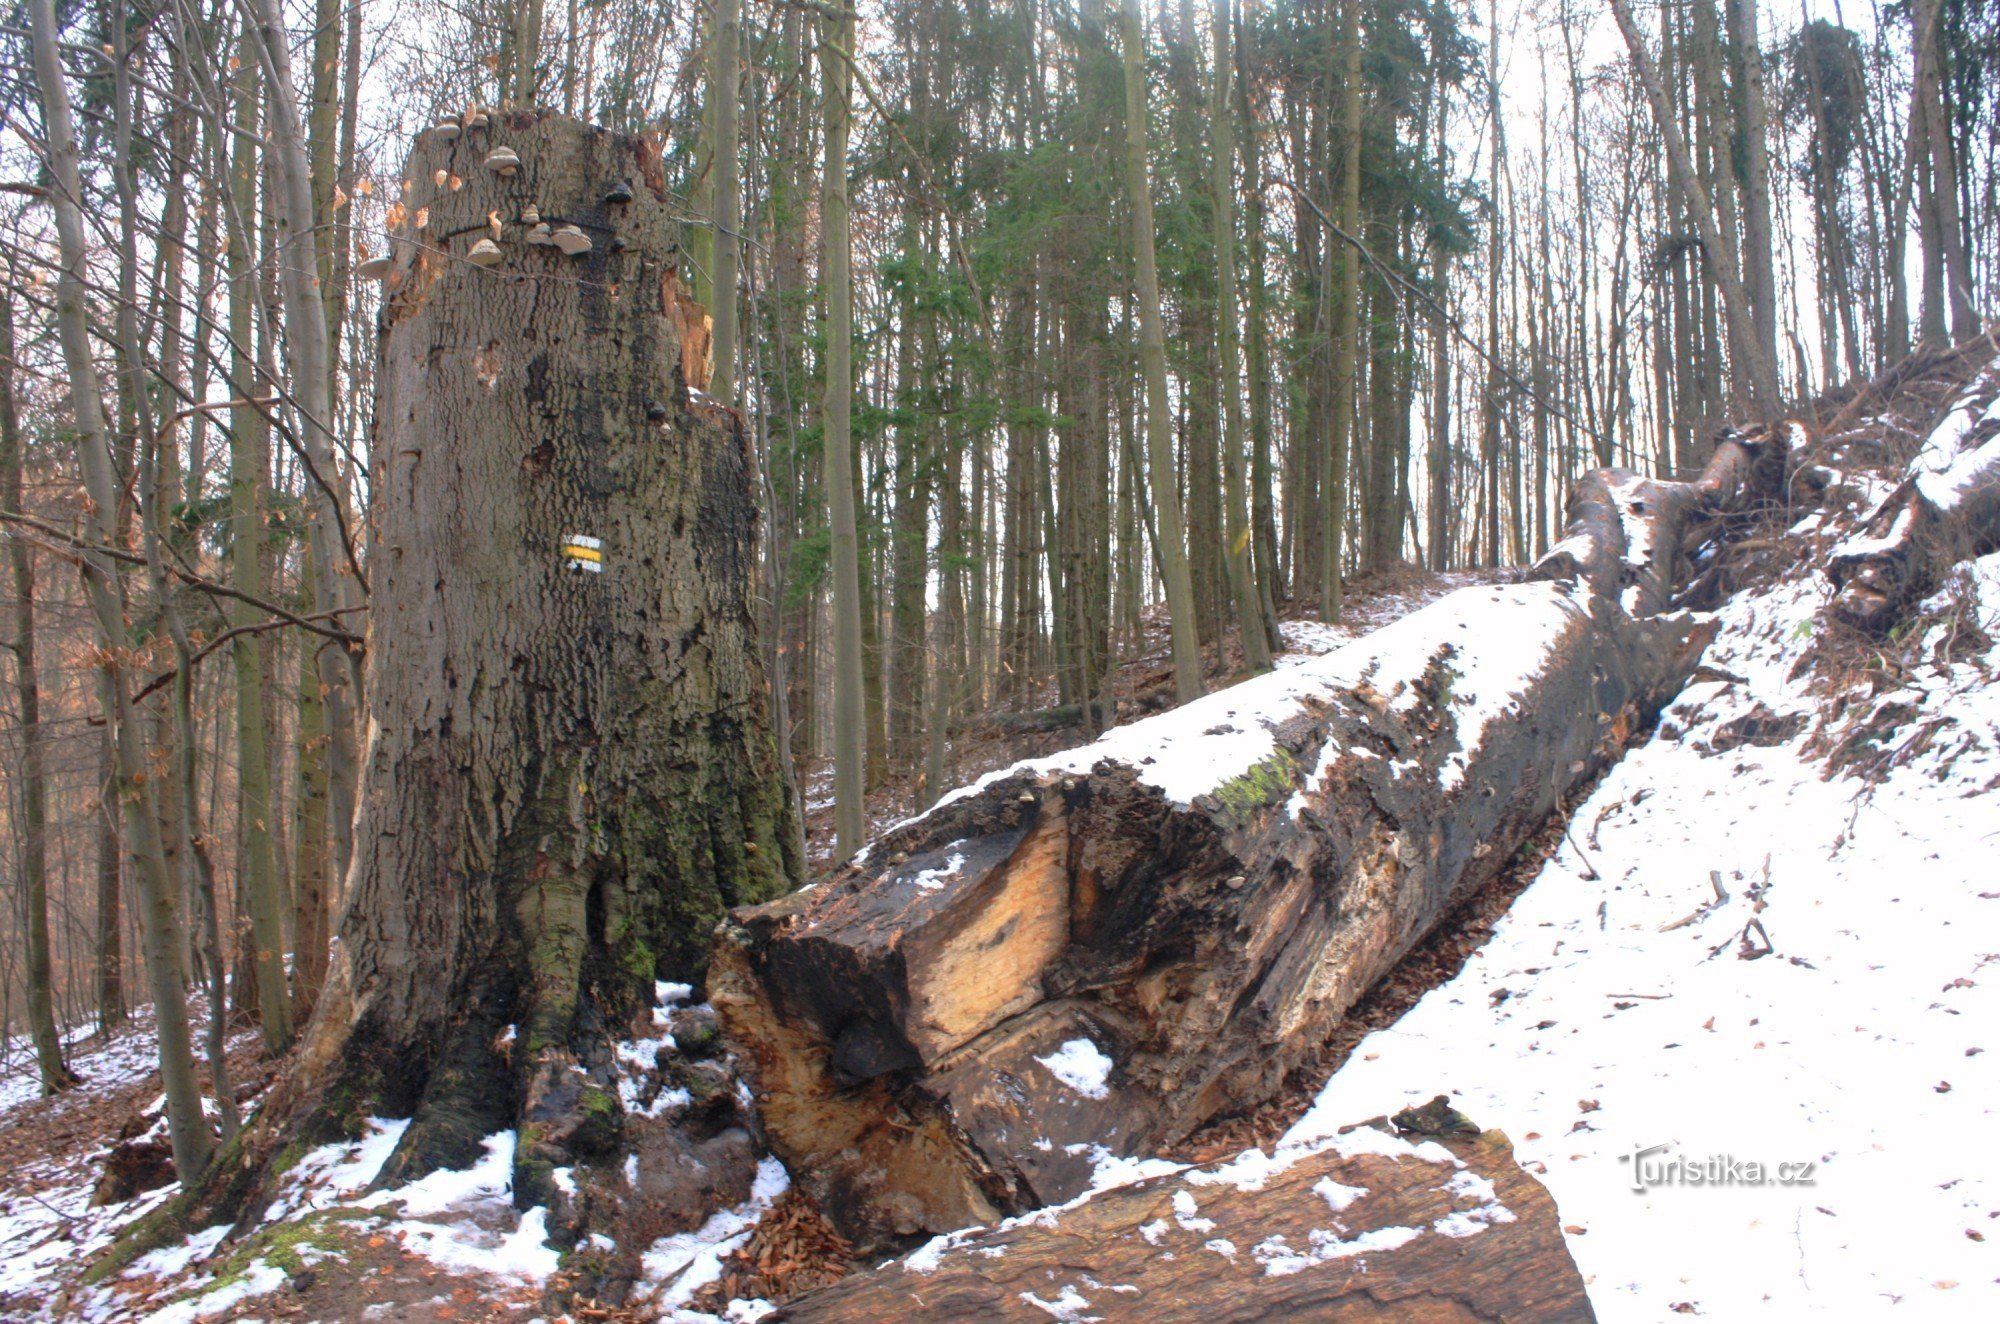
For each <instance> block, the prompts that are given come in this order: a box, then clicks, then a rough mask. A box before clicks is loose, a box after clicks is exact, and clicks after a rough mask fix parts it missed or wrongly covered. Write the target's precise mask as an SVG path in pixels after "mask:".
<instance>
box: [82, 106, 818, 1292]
mask: <svg viewBox="0 0 2000 1324" xmlns="http://www.w3.org/2000/svg"><path fill="white" fill-rule="evenodd" d="M502 144H504V145H506V146H508V147H510V148H512V149H513V150H514V151H515V152H516V153H518V155H519V157H520V160H521V166H520V169H519V172H518V173H517V174H515V175H513V176H511V177H509V176H503V175H500V174H498V173H496V172H494V171H491V170H488V169H486V168H485V167H484V166H483V165H482V164H481V162H482V159H483V158H484V157H485V155H486V154H487V152H488V151H489V150H490V149H491V148H492V147H496V146H499V145H502ZM440 169H451V170H455V172H456V173H457V174H458V175H459V176H460V177H461V178H462V180H463V181H464V186H463V187H462V188H461V189H458V190H450V189H446V188H438V189H435V190H433V189H432V188H431V187H430V186H429V185H428V183H427V181H429V180H431V179H432V178H433V175H434V173H435V172H436V171H438V170H440ZM407 176H408V178H410V179H412V180H416V181H426V182H425V183H421V184H419V185H418V186H417V187H416V189H414V190H413V196H412V197H411V198H409V199H408V201H409V202H410V204H411V206H410V211H411V213H412V215H411V216H410V217H409V218H408V219H407V220H406V222H405V225H404V227H403V228H402V230H401V231H400V232H399V233H398V234H397V235H396V236H395V247H396V249H397V251H398V252H399V253H400V254H401V256H400V258H399V265H398V266H397V267H396V268H395V269H394V270H392V272H391V273H390V275H389V277H388V281H389V287H390V293H389V296H388V299H387V302H386V304H385V306H384V311H383V314H382V322H381V335H380V346H379V358H378V361H377V372H376V406H375V416H376V418H377V419H378V420H380V421H379V423H378V427H377V431H376V434H375V437H374V446H373V448H372V454H373V457H374V464H375V472H374V475H373V483H372V490H373V492H374V498H375V505H374V512H375V519H376V533H375V537H374V540H373V543H372V551H371V556H370V560H369V564H370V566H371V567H372V570H373V574H374V578H375V591H374V594H373V598H372V607H371V616H372V619H371V625H370V647H369V652H368V657H369V666H370V674H369V684H368V686H367V691H368V695H369V714H368V716H369V732H370V740H369V752H368V758H367V761H366V765H365V769H364V775H363V782H362V795H361V804H360V814H359V818H358V820H357V825H356V826H357V831H356V836H355V840H356V841H357V843H359V844H360V849H359V851H358V853H357V855H356V858H355V863H354V869H353V874H352V880H351V888H350V895H349V897H348V898H347V903H346V908H345V913H344V915H343V918H342V924H341V941H340V944H339V946H338V949H337V952H338V955H337V959H336V960H335V961H334V963H333V967H332V969H331V971H330V972H329V976H328V980H327V984H326V987H325V989H324V991H323V992H322V995H321V1005H320V1008H319V1011H318V1013H317V1015H316V1016H315V1018H314V1021H313V1023H312V1025H311V1027H310V1029H309V1031H308V1033H307V1035H306V1036H305V1040H304V1043H303V1046H302V1048H301V1050H300V1053H299V1055H298V1056H297V1057H296V1058H295V1059H294V1060H293V1063H292V1065H291V1067H290V1069H289V1070H288V1072H287V1074H286V1075H285V1076H284V1077H283V1078H282V1079H281V1081H280V1083H279V1084H278V1085H277V1086H276V1087H274V1092H273V1094H272V1095H271V1098H270V1102H269V1103H267V1105H266V1107H265V1109H264V1111H263V1113H262V1114H261V1115H260V1117H259V1118H258V1120H257V1121H256V1122H255V1123H254V1124H253V1126H252V1127H251V1128H250V1129H249V1130H247V1131H246V1132H245V1137H244V1143H243V1145H242V1147H241V1148H240V1149H239V1150H238V1151H236V1152H235V1153H234V1155H233V1157H232V1160H231V1162H230V1163H228V1164H226V1165H224V1166H223V1167H222V1168H221V1169H220V1170H219V1176H218V1178H217V1179H216V1180H215V1181H213V1182H210V1183H208V1184H207V1185H206V1186H205V1187H197V1188H195V1189H194V1190H193V1191H191V1193H190V1194H189V1195H188V1196H187V1197H185V1198H184V1199H183V1200H182V1201H181V1202H180V1203H179V1204H178V1205H177V1206H174V1207H171V1208H170V1209H169V1210H168V1211H167V1212H166V1213H165V1214H163V1215H162V1216H161V1217H160V1219H158V1220H156V1221H155V1222H154V1223H152V1224H149V1225H148V1226H147V1227H146V1228H145V1229H143V1230H141V1231H140V1232H139V1233H138V1234H137V1235H136V1236H135V1237H134V1238H132V1239H131V1240H130V1241H129V1242H128V1243H127V1246H126V1247H125V1248H124V1249H123V1250H122V1251H121V1252H120V1254H121V1255H123V1254H126V1253H129V1252H130V1251H132V1250H136V1249H138V1248H140V1247H143V1246H145V1245H147V1244H149V1243H151V1242H153V1241H156V1240H157V1239H158V1237H159V1236H160V1235H162V1234H163V1233H164V1232H165V1230H166V1229H167V1228H169V1227H172V1226H175V1225H180V1226H186V1225H188V1224H189V1223H190V1222H194V1221H197V1220H205V1221H214V1220H217V1219H235V1218H237V1217H239V1216H240V1215H243V1214H244V1211H246V1210H249V1209H254V1208H256V1207H257V1206H258V1205H259V1204H261V1203H262V1202H263V1201H264V1200H265V1199H267V1198H268V1196H269V1194H270V1192H271V1189H272V1186H271V1183H270V1181H269V1178H271V1177H272V1176H274V1175H275V1171H276V1168H277V1167H278V1166H279V1164H278V1163H274V1162H273V1156H275V1155H278V1154H280V1153H281V1152H283V1153H286V1154H296V1153H297V1152H299V1147H300V1145H301V1144H311V1143H317V1142H318V1141H320V1140H323V1139H325V1138H326V1137H327V1136H328V1135H329V1134H330V1133H332V1132H335V1131H338V1130H340V1129H341V1128H343V1127H349V1126H352V1125H353V1124H354V1120H355V1119H356V1118H358V1117H362V1116H367V1115H371V1114H374V1115H386V1116H412V1117H413V1118H414V1120H413V1121H412V1123H411V1125H410V1127H409V1129H408V1130H407V1131H406V1132H405V1133H404V1136H403V1139H402V1141H401V1143H400V1145H399V1147H398V1149H397V1150H396V1152H395V1153H394V1155H393V1156H392V1157H391V1159H390V1161H389V1162H388V1164H387V1165H386V1167H385V1169H384V1174H383V1177H382V1182H383V1183H384V1184H389V1183H393V1182H401V1181H406V1180H409V1179H411V1178H413V1177H415V1176H417V1175H419V1174H421V1173H423V1172H425V1171H428V1170H430V1169H432V1168H435V1167H438V1166H441V1165H458V1166H463V1165H465V1164H466V1163H468V1162H469V1161H470V1160H472V1159H473V1158H475V1157H477V1156H478V1154H479V1153H480V1142H481V1140H482V1138H484V1137H485V1136H488V1135H490V1134H492V1133H494V1132H498V1131H503V1130H509V1129H518V1130H519V1133H520V1140H519V1144H518V1145H517V1147H516V1150H515V1158H514V1194H515V1200H516V1203H517V1204H518V1205H519V1206H520V1207H523V1208H527V1207H530V1206H533V1205H548V1206H550V1207H551V1208H552V1210H553V1214H552V1217H551V1224H552V1225H553V1227H554V1228H555V1229H557V1231H558V1233H559V1234H560V1235H559V1237H558V1239H559V1240H564V1239H571V1240H573V1239H574V1237H576V1236H578V1235H581V1232H582V1229H583V1222H584V1219H585V1217H586V1212H587V1216H588V1217H589V1218H590V1219H592V1220H610V1219H616V1218H620V1217H626V1216H633V1217H637V1216H642V1214H643V1209H644V1208H645V1207H648V1206H646V1201H648V1200H655V1199H657V1198H659V1197H655V1196H653V1195H651V1194H647V1193H643V1192H642V1191H641V1190H640V1189H639V1188H638V1187H636V1186H635V1185H634V1184H633V1183H632V1182H631V1181H630V1180H629V1179H627V1178H626V1177H625V1176H624V1175H623V1173H624V1169H623V1167H622V1165H621V1164H620V1162H619V1161H618V1157H619V1156H620V1155H622V1153H623V1152H624V1149H625V1147H626V1141H627V1140H629V1139H630V1138H631V1137H632V1136H633V1135H634V1134H635V1133H637V1134H645V1135H648V1136H649V1137H650V1136H651V1132H649V1131H647V1130H646V1128H652V1127H668V1126H669V1125H670V1124H669V1123H666V1122H661V1121H655V1120H653V1118H652V1115H651V1114H650V1112H649V1114H648V1115H647V1116H645V1117H640V1116H637V1115H636V1114H631V1113H627V1112H626V1111H625V1109H624V1108H623V1107H622V1106H621V1104H620V1102H619V1099H620V1092H619V1083H620V1081H619V1077H618V1073H617V1067H616V1064H615V1062H614V1055H613V1053H612V1051H611V1045H610V1042H609V1041H610V1040H614V1039H623V1038H630V1037H633V1036H632V1034H631V1033H630V1029H631V1027H632V1025H633V1022H634V1020H635V1018H637V1017H640V1016H641V1014H642V1013H643V1012H644V1011H645V1010H646V1009H647V1008H648V1007H650V1006H651V1004H652V1002H653V1000H654V996H655V987H654V981H655V980H674V981H685V982H689V983H695V984H699V983H700V982H701V981H702V979H703V978H704V975H705V962H706V953H707V946H708V936H709V931H710V930H711V929H712V928H713V926H714V924H715V923H716V921H717V920H719V919H720V918H721V917H722V915H723V913H724V910H725V908H726V907H727V906H729V905H733V904H737V903H739V902H744V901H750V900H755V899H766V898H770V897H772V896H774V895H776V894H778V893H780V892H782V891H784V890H786V889H787V888H788V887H789V886H790V885H791V883H792V882H793V879H792V878H791V877H790V876H789V875H788V873H787V872H786V866H785V863H784V861H785V860H786V851H785V847H784V840H785V837H786V835H787V833H788V832H789V830H790V822H791V816H792V813H793V808H792V806H791V804H790V803H789V801H788V799H787V797H786V796H785V794H784V790H783V787H784V782H783V779H782V777H781V775H780V773H779V770H778V766H777V758H776V752H775V747H774V745H773V742H772V738H771V732H770V727H769V725H768V722H767V719H766V714H765V709H764V703H765V680H764V671H763V665H762V662H761V660H760V653H759V650H758V647H757V642H756V637H755V621H754V610H753V604H752V597H751V581H752V577H753V574H754V570H755V565H756V506H755V492H754V488H753V474H754V465H753V460H752V456H751V453H750V446H749V440H748V437H747V434H746V433H745V432H744V430H743V427H742V424H741V420H740V419H739V417H738V416H737V415H736V414H735V413H734V412H733V411H728V410H722V409H718V408H715V407H713V406H709V405H704V404H702V403H700V402H699V401H698V399H697V398H696V397H695V396H694V395H693V394H692V393H691V391H690V389H689V386H690V383H689V382H688V381H687V380H686V377H685V375H684V368H683V357H682V347H681V345H680V343H679V338H678V335H677V332H676V327H675V322H674V321H673V320H672V318H671V317H670V316H669V314H670V312H672V311H673V310H674V309H675V307H676V306H677V304H676V302H675V301H676V300H677V299H678V298H679V297H681V294H680V286H679V282H678V277H677V274H676V273H677V268H678V263H679V260H680V257H681V255H680V253H679V251H678V249H677V246H676V244H675V242H674V237H673V234H672V231H671V227H670V225H669V222H668V219H667V207H666V203H665V201H664V196H663V195H664V189H663V186H662V184H661V181H660V176H659V173H658V157H657V156H656V155H653V154H652V153H651V152H649V150H648V146H647V144H646V143H645V142H644V141H643V140H641V139H638V138H632V137H625V136H620V135H614V134H611V133H607V132H604V131H602V130H594V129H591V128H588V127H587V126H585V125H582V124H579V123H577V122H576V121H573V120H568V119H564V118H561V117H557V116H553V115H549V114H546V113H542V112H531V111H512V112H495V113H493V115H492V119H491V122H490V126H489V127H488V128H487V129H486V130H485V131H483V132H481V131H474V130H467V131H466V132H464V133H463V134H462V135H460V136H459V137H458V138H457V139H456V140H455V141H446V140H445V139H443V138H442V137H440V136H438V135H435V134H426V135H425V136H424V137H422V138H420V139H419V140H418V144H417V147H416V150H415V152H414V153H413V155H412V158H411V161H410V165H409V167H408V171H407ZM628 181H629V194H630V200H629V201H619V200H617V199H618V198H621V197H624V196H626V190H624V189H620V190H619V191H618V192H617V193H612V190H613V189H614V188H616V187H617V186H619V185H620V184H621V183H625V182H628ZM530 205H532V206H534V207H535V208H537V209H538V210H539V212H540V213H541V215H542V216H543V217H545V218H557V219H558V220H559V221H560V223H563V224H573V225H575V226H577V227H578V228H579V229H580V230H581V231H582V232H583V233H584V234H585V235H587V236H588V237H590V239H591V242H592V247H591V248H590V249H589V250H588V252H587V253H586V254H583V255H581V256H579V257H571V256H566V255H562V254H560V253H559V252H558V250H557V249H556V248H554V247H549V246H545V245H544V246H532V245H530V244H529V243H528V242H526V241H527V238H528V234H529V227H527V226H525V225H522V224H521V223H520V222H519V221H518V217H519V216H520V214H521V212H522V210H523V209H524V208H526V207H528V206H530ZM420 207H423V208H428V213H429V214H428V216H427V218H426V219H427V222H428V224H427V227H426V229H425V234H426V235H427V236H429V240H428V242H427V243H425V244H423V245H419V244H417V243H415V242H414V240H415V238H416V234H415V232H414V229H413V227H412V224H411V222H413V221H414V219H415V217H414V213H416V211H417V209H418V208H420ZM490 213H497V214H498V215H499V216H500V217H502V218H503V219H502V221H501V223H500V225H499V226H498V227H497V228H498V229H499V231H500V242H501V245H502V252H503V254H504V257H503V259H502V262H501V264H500V265H497V266H495V267H492V268H484V267H481V266H478V265H475V264H473V263H471V262H469V261H467V260H466V254H467V250H468V249H470V248H471V247H472V246H473V245H474V244H475V243H476V242H479V241H482V240H484V239H487V238H489V237H490V236H491V235H492V233H493V230H494V228H495V227H493V226H492V225H491V224H490V223H489V219H488V217H489V214H490ZM649 1033H652V1032H650V1031H649ZM674 1134H678V1133H677V1132H676V1133H674ZM655 1139H657V1138H655ZM648 1152H649V1153H657V1152H658V1151H657V1149H649V1150H648ZM649 1161H650V1160H649ZM558 1167H574V1169H575V1176H576V1183H577V1185H578V1186H579V1187H582V1188H584V1189H583V1190H582V1193H581V1194H580V1195H571V1194H568V1193H566V1192H565V1191H564V1190H559V1189H558V1188H557V1184H556V1181H555V1179H554V1177H553V1171H554V1169H556V1168H558ZM665 1212H667V1213H671V1214H673V1215H674V1216H676V1217H682V1218H685V1217H687V1216H692V1217H693V1218H694V1219H695V1221H697V1222H698V1221H699V1218H700V1217H701V1216H702V1214H704V1213H705V1212H706V1211H705V1210H703V1209H699V1208H695V1207H693V1206H692V1205H689V1204H687V1203H686V1202H685V1201H683V1202H682V1203H681V1204H679V1205H673V1206H672V1207H670V1208H667V1209H666V1210H665ZM253 1223H254V1220H251V1221H250V1222H249V1223H246V1224H245V1225H246V1226H249V1225H252V1224H253ZM115 1258H116V1257H114V1261H113V1262H115ZM100 1271H102V1270H100Z"/></svg>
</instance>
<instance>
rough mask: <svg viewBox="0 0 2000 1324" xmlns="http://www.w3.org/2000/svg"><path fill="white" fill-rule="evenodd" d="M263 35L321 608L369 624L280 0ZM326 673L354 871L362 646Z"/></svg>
mask: <svg viewBox="0 0 2000 1324" xmlns="http://www.w3.org/2000/svg"><path fill="white" fill-rule="evenodd" d="M254 3H255V6H256V8H255V17H256V23H255V25H254V28H255V32H256V35H257V41H256V43H255V45H256V47H257V54H258V58H259V62H260V63H261V65H262V66H263V76H264V87H265V97H266V104H267V106H268V113H267V115H266V117H265V119H266V128H267V133H268V141H269V143H270V148H271V150H270V156H269V166H270V170H271V182H272V189H273V193H274V206H273V211H274V214H275V219H276V225H277V229H278V232H279V238H280V239H281V240H282V242H280V243H279V244H278V245H277V248H278V253H279V258H280V261H279V264H278V265H279V274H280V277H281V280H280V290H281V292H282V295H283V300H284V310H285V331H286V346H287V348H288V349H289V351H290V357H291V364H292V368H293V374H292V383H291V386H292V389H291V395H292V399H293V401H294V403H295V405H296V418H297V426H298V440H299V450H300V458H301V459H302V460H303V461H304V462H305V465H306V467H307V469H308V473H307V476H306V491H307V493H308V498H309V505H310V508H311V510H312V522H311V529H310V536H311V538H312V542H313V555H314V558H315V559H316V561H317V562H318V565H319V568H320V574H319V578H318V593H319V597H318V598H317V600H316V601H315V603H314V606H315V608H316V609H317V610H318V611H319V612H321V613H341V614H340V615H339V616H338V617H337V618H336V619H337V620H338V621H339V622H340V623H341V624H342V625H344V626H346V627H347V628H350V629H352V628H354V627H357V626H358V625H359V624H360V621H359V619H358V609H359V608H360V606H361V605H362V594H363V589H362V584H361V581H360V578H359V567H358V566H357V565H356V564H355V561H354V559H353V558H354V555H355V552H356V548H355V540H356V538H357V537H358V534H357V532H356V530H355V529H354V527H353V524H352V521H351V518H350V513H349V510H350V508H349V503H348V498H347V480H346V477H345V472H344V470H343V469H342V468H341V466H340V463H339V460H338V458H337V456H336V453H335V438H334V433H333V427H334V416H333V399H332V388H331V382H332V375H331V371H332V361H331V358H330V356H329V350H328V337H327V324H326V307H325V304H324V302H323V301H322V299H321V297H320V288H319V287H320V274H319V244H318V238H317V233H316V229H315V226H314V211H313V199H312V169H311V165H310V163H309V161H308V159H307V155H306V149H305V143H304V141H303V140H302V138H301V136H300V131H299V111H298V100H297V96H296V95H295V93H294V92H293V90H292V89H293V86H294V84H293V82H292V62H291V54H290V46H289V44H288V38H287V34H286V29H285V24H284V14H283V12H282V6H281V5H280V4H279V3H278V0H254ZM319 657H320V681H321V684H323V685H324V686H325V687H326V692H325V704H326V719H327V735H328V740H327V772H328V776H327V801H328V810H329V821H330V823H331V827H332V838H331V840H332V854H333V860H332V864H333V872H334V874H335V876H337V877H345V876H346V873H347V863H348V860H349V859H350V858H351V856H352V853H353V826H354V804H355V801H354V795H355V783H356V779H357V776H358V772H359V769H358V766H357V763H356V758H357V750H356V747H355V735H356V732H355V722H354V714H355V712H356V710H357V705H358V704H359V702H360V701H361V677H360V655H359V650H353V651H348V650H343V649H338V648H328V649H322V650H321V652H320V654H319Z"/></svg>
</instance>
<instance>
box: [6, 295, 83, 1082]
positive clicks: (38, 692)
mask: <svg viewBox="0 0 2000 1324" xmlns="http://www.w3.org/2000/svg"><path fill="white" fill-rule="evenodd" d="M9 288H10V289H11V288H12V282H11V281H10V282H9ZM18 362H19V360H18V359H17V358H16V357H15V351H14V304H13V300H12V299H11V298H9V299H8V300H7V301H6V302H5V303H0V501H4V502H6V506H7V509H8V510H14V511H18V510H23V509H25V508H26V503H25V502H24V501H23V500H22V498H21V493H22V484H21V470H22V467H23V464H24V461H25V459H26V456H25V454H24V451H25V445H24V443H23V440H22V437H21V417H20V410H19V407H18V406H17V404H16V402H15V398H14V365H15V364H16V363H18ZM7 559H8V560H9V561H10V562H11V563H12V569H13V574H14V640H13V644H12V645H11V649H12V652H13V654H14V685H15V689H16V691H17V692H18V694H19V696H20V702H21V765H20V767H19V768H18V769H17V770H16V773H15V775H16V776H17V777H18V778H19V781H20V786H21V801H20V820H19V824H18V827H19V833H20V842H21V892H22V898H21V899H22V907H21V909H22V916H21V922H22V926H23V927H24V928H25V929H26V930H27V935H26V936H27V949H28V952H27V955H28V965H27V969H26V970H25V971H24V972H23V977H24V979H25V980H26V982H27V986H28V1034H29V1037H30V1038H32V1039H33V1040H34V1044H35V1066H36V1068H37V1069H38V1070H39V1071H40V1072H41V1077H42V1093H43V1094H44V1095H48V1094H55V1093H58V1092H60V1091H62V1090H66V1089H68V1088H69V1087H70V1086H72V1085H74V1084H76V1083H77V1076H76V1073H75V1072H73V1071H71V1070H70V1069H69V1064H68V1063H66V1062H64V1061H63V1053H62V1035H61V1034H60V1033H59V1032H58V1031H57V1029H56V1018H55V1002H54V996H53V975H52V970H51V961H50V957H49V779H48V772H47V770H46V767H45V759H44V756H43V750H42V742H43V731H42V685H41V678H40V677H39V676H38V675H37V673H36V670H35V562H34V553H33V552H32V551H31V550H30V549H29V546H28V543H27V542H26V540H25V539H21V538H9V539H7Z"/></svg>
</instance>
